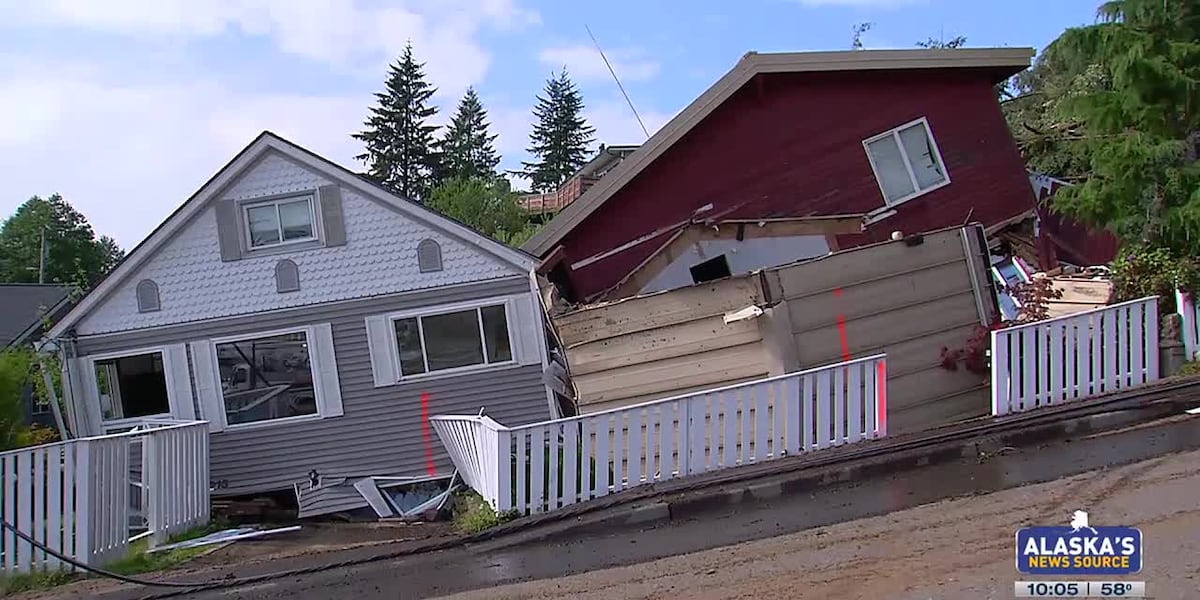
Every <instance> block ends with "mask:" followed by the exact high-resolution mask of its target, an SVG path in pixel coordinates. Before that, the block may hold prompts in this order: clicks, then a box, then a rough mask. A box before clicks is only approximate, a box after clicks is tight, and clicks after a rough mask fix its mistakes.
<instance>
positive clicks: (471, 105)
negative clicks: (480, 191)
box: [440, 88, 500, 180]
mask: <svg viewBox="0 0 1200 600" xmlns="http://www.w3.org/2000/svg"><path fill="white" fill-rule="evenodd" d="M489 128H490V127H489V125H488V121H487V110H485V109H484V108H483V103H482V102H480V100H479V95H478V94H476V93H475V88H467V93H466V94H465V95H464V96H463V98H462V100H460V101H459V103H458V108H457V109H456V110H455V111H454V116H453V117H451V118H450V125H449V126H448V127H447V128H446V134H445V136H444V137H443V138H442V140H441V142H440V147H441V154H442V169H443V171H442V176H443V177H445V178H456V179H467V180H470V179H492V178H494V177H496V166H497V165H499V164H500V156H499V155H498V154H496V149H495V147H494V143H495V141H496V135H495V134H492V133H490V132H489Z"/></svg>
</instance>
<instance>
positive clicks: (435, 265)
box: [417, 239, 442, 273]
mask: <svg viewBox="0 0 1200 600" xmlns="http://www.w3.org/2000/svg"><path fill="white" fill-rule="evenodd" d="M417 267H418V268H419V269H420V270H421V272H422V273H430V272H433V271H441V270H442V247H441V246H440V245H438V243H437V242H436V241H435V240H431V239H424V240H421V243H420V244H417Z"/></svg>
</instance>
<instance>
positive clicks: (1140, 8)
mask: <svg viewBox="0 0 1200 600" xmlns="http://www.w3.org/2000/svg"><path fill="white" fill-rule="evenodd" d="M1100 17H1101V21H1100V22H1099V23H1097V24H1096V25H1092V26H1088V27H1078V28H1072V29H1068V30H1067V31H1066V32H1064V33H1063V34H1062V36H1060V37H1059V39H1058V40H1056V41H1055V42H1054V43H1053V44H1052V46H1051V49H1048V51H1047V53H1048V54H1050V55H1051V58H1050V59H1046V60H1047V61H1050V60H1052V61H1053V64H1054V65H1055V66H1056V68H1057V69H1058V70H1057V71H1056V72H1055V73H1053V74H1054V76H1055V77H1056V78H1057V79H1056V83H1055V85H1054V86H1046V88H1044V89H1040V90H1037V92H1039V93H1040V94H1042V100H1041V102H1043V103H1045V105H1046V107H1045V108H1046V113H1045V115H1044V117H1045V119H1046V120H1048V121H1049V122H1050V123H1051V124H1052V125H1053V126H1052V127H1049V128H1047V129H1046V131H1044V132H1043V133H1045V134H1046V136H1047V137H1048V138H1050V139H1049V140H1047V143H1046V147H1047V148H1057V150H1056V157H1055V160H1058V161H1061V162H1062V163H1063V165H1064V166H1065V167H1066V168H1076V169H1078V170H1079V172H1078V173H1077V174H1078V176H1079V177H1081V178H1082V182H1081V183H1079V184H1078V185H1075V186H1072V187H1069V188H1064V189H1062V190H1061V191H1059V192H1057V193H1056V195H1055V196H1054V200H1053V205H1052V208H1053V209H1054V210H1056V211H1059V212H1062V213H1065V214H1067V215H1069V216H1071V217H1074V218H1075V219H1078V220H1080V221H1081V222H1083V223H1085V224H1088V225H1091V226H1093V227H1107V228H1110V229H1111V230H1113V231H1115V232H1116V233H1117V235H1118V236H1119V237H1121V238H1122V239H1123V240H1124V241H1125V242H1126V243H1145V244H1147V245H1149V246H1150V247H1163V248H1166V249H1167V250H1169V252H1170V253H1171V254H1172V255H1175V256H1196V255H1197V254H1198V253H1200V235H1196V233H1197V232H1200V165H1198V163H1197V145H1198V144H1200V85H1198V82H1200V5H1198V3H1197V2H1196V0H1189V1H1179V2H1162V0H1122V1H1116V2H1108V3H1105V4H1104V5H1103V6H1102V7H1101V9H1100ZM1039 62H1041V61H1039ZM1045 74H1048V73H1045ZM1031 166H1033V167H1034V168H1038V165H1036V164H1033V165H1031Z"/></svg>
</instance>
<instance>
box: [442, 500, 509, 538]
mask: <svg viewBox="0 0 1200 600" xmlns="http://www.w3.org/2000/svg"><path fill="white" fill-rule="evenodd" d="M518 516H519V513H517V511H515V510H508V511H504V512H502V513H500V514H496V511H495V510H494V509H493V508H492V506H491V505H490V504H488V503H487V501H486V500H484V499H483V497H482V496H480V495H479V494H477V493H475V491H474V490H468V491H467V492H464V493H461V494H457V495H456V496H455V498H454V526H455V527H457V528H458V529H459V530H461V531H463V532H465V533H479V532H480V531H483V530H485V529H491V528H492V527H495V526H497V525H500V524H501V523H507V522H509V521H511V520H513V519H515V518H517V517H518Z"/></svg>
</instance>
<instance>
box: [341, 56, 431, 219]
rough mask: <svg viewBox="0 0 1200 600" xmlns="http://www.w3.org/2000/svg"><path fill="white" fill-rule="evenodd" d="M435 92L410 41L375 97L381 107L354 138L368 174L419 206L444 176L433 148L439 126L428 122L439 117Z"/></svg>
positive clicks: (378, 106) (376, 107)
mask: <svg viewBox="0 0 1200 600" xmlns="http://www.w3.org/2000/svg"><path fill="white" fill-rule="evenodd" d="M436 91H437V90H436V89H435V88H434V87H433V86H431V85H430V84H429V83H428V82H426V81H425V63H419V62H417V60H416V58H414V56H413V48H412V43H411V42H409V43H408V45H406V46H405V47H404V52H403V53H402V54H401V55H400V58H399V60H397V61H396V62H395V64H393V65H392V66H391V67H390V69H389V71H388V77H387V81H386V82H385V83H384V91H382V92H378V93H376V94H375V98H376V100H377V104H376V106H374V107H372V108H371V114H370V116H369V117H367V120H366V122H365V123H363V125H364V126H365V129H364V130H363V131H361V132H359V133H355V134H353V137H354V139H357V140H359V141H361V142H363V143H364V144H365V145H366V151H365V152H363V153H362V154H359V155H358V156H356V157H355V158H356V159H358V160H361V161H363V162H365V163H366V165H367V173H366V175H367V176H368V177H370V178H371V179H372V180H374V181H375V182H376V183H379V184H380V185H383V186H384V187H387V188H389V189H392V190H395V191H396V192H397V193H398V194H400V195H402V196H404V197H406V198H409V199H411V200H416V201H418V202H424V201H425V200H426V199H427V198H428V197H429V192H430V190H432V189H433V188H434V187H436V185H437V182H436V178H437V176H438V174H439V173H440V172H441V166H440V159H439V156H438V154H437V152H435V150H434V132H435V131H436V130H437V127H436V126H434V125H429V124H428V121H429V119H430V118H432V117H433V116H434V115H435V114H437V108H436V107H434V106H431V105H429V99H430V97H432V96H433V94H434V92H436Z"/></svg>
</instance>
